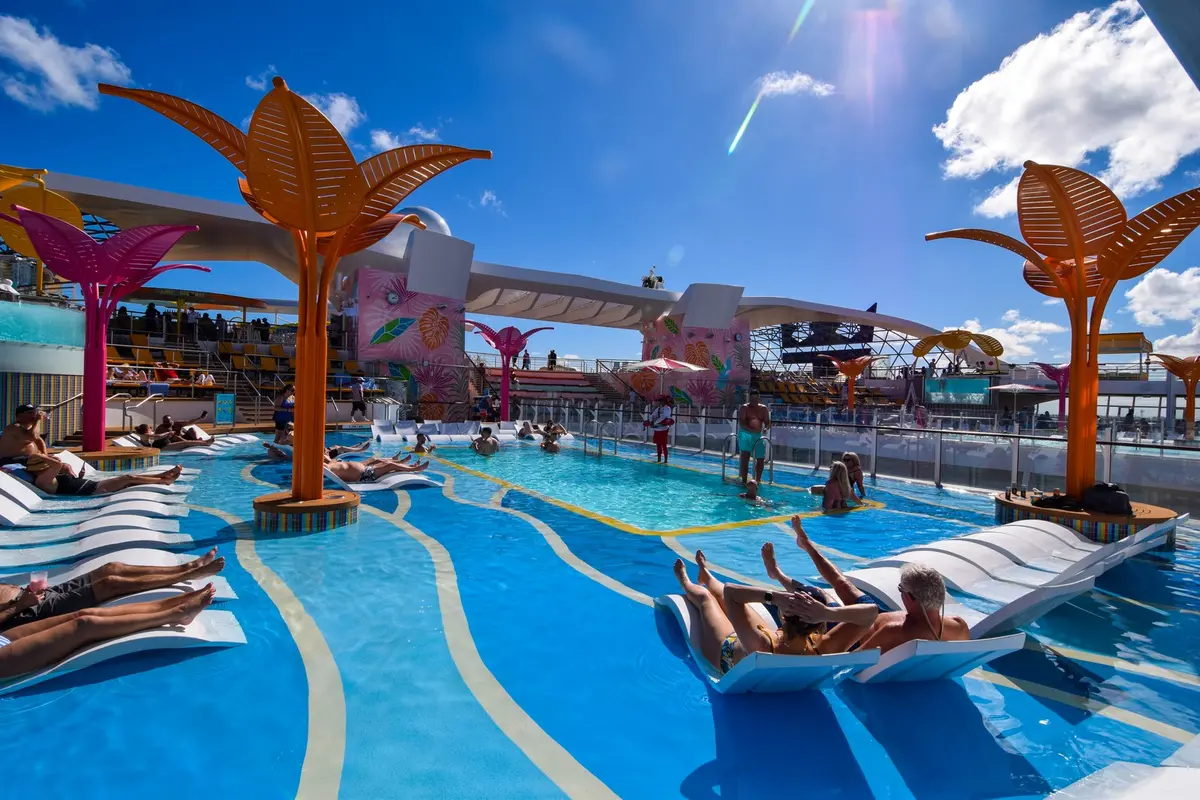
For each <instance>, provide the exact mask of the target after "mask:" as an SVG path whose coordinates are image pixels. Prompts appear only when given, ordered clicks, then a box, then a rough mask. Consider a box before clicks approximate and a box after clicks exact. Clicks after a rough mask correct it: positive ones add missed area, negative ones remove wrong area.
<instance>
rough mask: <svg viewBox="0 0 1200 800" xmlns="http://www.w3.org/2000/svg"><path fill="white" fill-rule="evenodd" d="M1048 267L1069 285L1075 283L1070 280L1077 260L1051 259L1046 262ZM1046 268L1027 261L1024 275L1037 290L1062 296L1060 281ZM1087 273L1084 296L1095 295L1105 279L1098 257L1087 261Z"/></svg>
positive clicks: (1028, 282) (1049, 294)
mask: <svg viewBox="0 0 1200 800" xmlns="http://www.w3.org/2000/svg"><path fill="white" fill-rule="evenodd" d="M1046 269H1049V270H1052V271H1053V272H1054V274H1056V275H1058V277H1059V278H1060V279H1062V280H1063V281H1064V282H1066V284H1067V286H1073V285H1074V284H1073V283H1072V282H1071V281H1070V280H1069V278H1070V277H1071V274H1072V273H1073V272H1074V270H1075V261H1074V260H1073V259H1067V260H1065V261H1050V262H1049V263H1047V264H1046ZM1046 269H1042V268H1040V267H1038V266H1037V265H1036V264H1031V263H1030V262H1028V261H1026V262H1025V267H1024V273H1023V277H1024V278H1025V283H1027V284H1029V288H1031V289H1033V290H1034V291H1035V292H1040V293H1041V294H1044V295H1046V296H1047V297H1058V298H1062V296H1063V293H1062V290H1061V289H1060V288H1059V285H1058V283H1056V282H1055V281H1054V279H1053V278H1051V277H1050V276H1049V275H1048V274H1047V273H1046ZM1085 269H1086V270H1087V272H1086V274H1085V275H1084V276H1083V280H1084V292H1083V296H1084V297H1095V296H1096V295H1097V294H1098V293H1099V291H1100V284H1101V283H1102V282H1103V281H1104V276H1103V275H1101V274H1100V272H1099V270H1097V269H1096V259H1095V258H1089V259H1088V260H1087V262H1086V266H1085Z"/></svg>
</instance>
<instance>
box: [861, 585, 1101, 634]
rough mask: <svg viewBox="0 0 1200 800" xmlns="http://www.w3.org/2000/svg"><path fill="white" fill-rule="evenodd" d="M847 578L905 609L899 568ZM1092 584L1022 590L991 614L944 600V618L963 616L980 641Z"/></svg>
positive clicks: (893, 606) (892, 606)
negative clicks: (899, 590) (898, 589)
mask: <svg viewBox="0 0 1200 800" xmlns="http://www.w3.org/2000/svg"><path fill="white" fill-rule="evenodd" d="M846 578H847V580H849V581H850V582H851V583H852V584H854V585H855V586H856V587H858V588H859V589H861V590H862V591H864V592H867V593H868V594H870V595H872V596H874V597H875V598H876V599H878V600H879V601H880V602H881V603H883V604H885V605H886V606H887V607H888V608H890V609H892V610H893V611H899V610H901V609H903V608H904V603H903V602H902V601H901V599H900V594H899V592H898V591H897V590H896V587H897V586H899V585H900V568H899V567H868V568H864V569H856V570H851V571H850V572H847V573H846ZM1095 581H1096V579H1095V578H1080V579H1079V580H1077V581H1073V582H1070V583H1063V584H1054V585H1051V586H1043V587H1041V588H1038V589H1025V591H1024V592H1023V593H1021V594H1019V595H1018V596H1017V597H1016V598H1015V599H1013V600H1011V601H1009V602H1005V603H1002V604H1001V605H1000V607H999V608H998V609H996V610H995V611H992V612H991V613H984V612H982V611H977V610H975V609H973V608H969V607H967V606H964V605H963V604H961V603H959V602H958V601H957V600H955V599H953V598H951V597H947V598H946V605H945V609H944V611H945V614H946V616H950V617H962V618H963V620H965V621H966V623H967V626H968V627H969V628H970V630H971V638H972V639H982V638H984V637H986V636H988V635H989V634H991V633H993V632H997V631H999V632H1004V631H1010V630H1014V629H1016V628H1019V627H1021V626H1022V625H1027V624H1028V623H1030V622H1033V621H1034V620H1035V619H1037V618H1038V617H1041V616H1043V615H1045V614H1046V613H1047V612H1049V611H1051V610H1052V609H1054V608H1057V607H1058V606H1060V605H1062V604H1063V603H1065V602H1067V601H1068V600H1070V599H1071V598H1073V597H1076V596H1077V595H1080V594H1083V593H1084V592H1088V591H1091V589H1092V586H1093V584H1094V583H1095ZM1014 585H1015V584H1014Z"/></svg>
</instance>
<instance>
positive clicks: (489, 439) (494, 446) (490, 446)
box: [471, 426, 500, 456]
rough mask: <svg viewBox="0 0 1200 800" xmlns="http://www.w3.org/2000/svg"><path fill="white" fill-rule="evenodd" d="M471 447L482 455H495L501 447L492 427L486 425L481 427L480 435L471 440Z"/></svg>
mask: <svg viewBox="0 0 1200 800" xmlns="http://www.w3.org/2000/svg"><path fill="white" fill-rule="evenodd" d="M471 449H472V450H474V451H475V452H476V453H478V454H479V455H481V456H490V455H495V454H496V452H497V451H498V450H499V449H500V440H499V439H497V438H496V437H495V436H492V429H491V428H489V427H487V426H484V427H482V428H480V429H479V436H478V437H477V438H476V439H474V440H473V441H472V442H471Z"/></svg>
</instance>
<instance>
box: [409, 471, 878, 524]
mask: <svg viewBox="0 0 1200 800" xmlns="http://www.w3.org/2000/svg"><path fill="white" fill-rule="evenodd" d="M429 458H430V459H431V460H433V461H437V462H438V463H439V464H442V465H443V466H447V467H453V468H454V469H457V470H459V471H461V472H465V473H467V474H468V475H471V476H472V477H475V478H479V479H481V480H485V481H491V482H492V483H495V484H497V485H499V486H503V487H504V488H505V489H508V490H509V491H514V492H520V493H521V494H526V495H529V496H530V497H536V498H537V499H538V500H541V501H542V502H545V503H549V504H550V505H552V506H557V507H559V508H561V509H564V510H566V511H570V512H572V513H575V514H578V515H579V516H581V517H587V518H588V519H590V520H594V521H596V522H599V523H601V524H604V525H608V526H609V527H610V528H616V529H617V530H619V531H623V532H625V533H632V534H634V535H635V536H663V537H666V536H690V535H693V534H698V533H717V532H719V531H728V530H735V529H737V528H749V527H753V526H755V525H763V524H765V523H768V522H781V521H784V520H790V519H791V518H792V517H793V516H799V517H802V518H809V517H819V516H822V515H823V514H824V512H822V511H804V512H801V513H800V514H775V515H773V516H769V517H761V518H759V519H748V520H738V521H734V522H718V523H715V524H713V525H693V526H690V527H687V528H675V529H674V530H669V531H651V530H646V529H645V528H639V527H637V526H636V525H630V524H629V523H627V522H622V521H621V520H619V519H614V518H613V517H609V516H605V515H604V514H599V513H597V512H595V511H590V510H588V509H586V508H582V507H580V506H577V505H575V504H573V503H568V502H566V501H565V500H559V499H558V498H556V497H550V496H549V495H545V494H542V493H541V492H537V491H534V490H533V489H528V488H526V487H524V486H521V485H520V484H517V483H513V482H512V481H506V480H504V479H503V478H497V477H496V476H494V475H489V474H487V473H486V472H480V471H479V470H475V469H471V468H470V467H467V466H463V465H462V464H458V463H456V462H454V461H447V460H446V459H444V458H440V457H439V456H436V455H431V456H429ZM883 507H884V506H883V504H881V503H876V502H875V501H872V500H868V501H867V503H866V505H864V506H859V507H858V508H851V509H847V510H846V511H845V512H843V513H850V514H852V513H856V512H860V511H866V510H868V509H871V508H883Z"/></svg>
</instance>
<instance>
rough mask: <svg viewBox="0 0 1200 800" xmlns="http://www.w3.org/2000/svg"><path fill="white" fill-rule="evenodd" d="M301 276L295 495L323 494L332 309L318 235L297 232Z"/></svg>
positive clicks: (313, 497) (301, 497) (317, 496)
mask: <svg viewBox="0 0 1200 800" xmlns="http://www.w3.org/2000/svg"><path fill="white" fill-rule="evenodd" d="M296 243H297V253H296V255H297V257H298V258H299V259H300V260H301V261H302V262H306V263H305V267H306V268H305V269H303V270H301V276H300V303H299V306H300V308H299V312H300V315H299V326H298V328H297V336H296V424H295V428H296V443H295V445H294V447H293V448H292V452H293V459H292V498H293V499H295V500H319V499H321V497H322V496H323V493H324V485H325V373H326V369H327V364H328V361H329V345H328V344H327V343H326V339H325V319H326V313H325V310H324V309H323V308H320V307H319V303H318V299H319V291H318V286H319V284H320V277H319V275H318V271H317V252H316V237H315V236H312V237H311V238H309V239H307V240H306V239H305V238H303V237H300V236H297V237H296Z"/></svg>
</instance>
